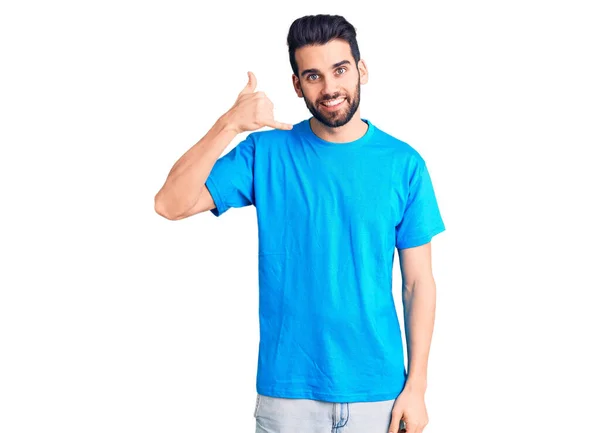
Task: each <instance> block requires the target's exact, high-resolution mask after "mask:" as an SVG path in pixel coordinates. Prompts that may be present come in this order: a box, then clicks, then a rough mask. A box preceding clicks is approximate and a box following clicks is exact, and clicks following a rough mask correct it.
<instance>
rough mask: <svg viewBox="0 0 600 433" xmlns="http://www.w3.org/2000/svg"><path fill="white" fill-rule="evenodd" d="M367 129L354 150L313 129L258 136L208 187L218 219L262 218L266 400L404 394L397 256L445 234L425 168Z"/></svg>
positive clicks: (218, 168)
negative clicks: (241, 212) (395, 291)
mask: <svg viewBox="0 0 600 433" xmlns="http://www.w3.org/2000/svg"><path fill="white" fill-rule="evenodd" d="M362 120H363V121H364V122H366V123H367V124H368V130H367V132H366V133H365V134H364V135H363V136H362V137H361V138H359V139H357V140H355V141H352V142H348V143H332V142H328V141H325V140H323V139H321V138H319V137H318V136H317V135H315V134H314V132H313V131H312V129H311V126H310V123H309V119H306V120H304V121H301V122H299V123H297V124H295V125H294V128H293V129H292V130H289V131H286V130H277V129H273V130H266V131H255V132H252V133H250V134H249V135H248V136H247V137H246V138H245V139H244V140H243V141H241V142H240V143H239V144H237V146H235V147H234V148H233V149H232V150H231V151H229V152H228V153H227V154H225V155H223V156H221V157H220V158H219V159H218V160H217V162H216V163H215V165H214V167H213V169H212V170H211V173H210V175H209V177H208V179H207V181H206V186H207V188H208V190H209V191H210V193H211V195H212V197H213V199H214V202H215V204H216V208H214V209H212V211H211V212H212V213H213V214H214V215H216V216H220V215H223V213H224V212H226V211H227V210H228V209H229V208H239V207H242V206H249V205H253V206H255V208H256V215H257V223H258V243H259V246H258V262H259V269H258V277H259V281H258V283H259V327H260V343H259V355H258V366H257V367H258V368H257V377H256V390H257V392H258V393H260V394H263V395H268V396H272V397H285V398H307V399H315V400H323V401H329V402H347V403H349V402H360V401H362V402H368V401H380V400H391V399H395V398H396V397H397V396H398V395H399V394H400V392H401V391H402V389H403V387H404V384H405V380H406V369H405V362H404V355H403V346H402V345H403V340H402V335H401V331H400V326H399V321H398V316H397V314H396V307H395V304H394V298H393V295H392V266H393V261H394V251H395V248H398V249H402V248H410V247H414V246H418V245H422V244H425V243H427V242H429V241H430V240H431V238H432V237H433V236H434V235H436V234H438V233H440V232H442V231H444V230H445V227H444V223H443V221H442V218H441V215H440V211H439V209H438V205H437V201H436V197H435V193H434V190H433V186H432V182H431V179H430V176H429V173H428V170H427V167H426V165H425V162H424V160H423V158H422V157H421V156H420V155H419V153H418V152H417V151H416V150H415V149H414V148H412V147H411V146H409V145H408V144H407V143H405V142H403V141H400V140H399V139H396V138H394V137H393V136H391V135H389V134H387V133H385V132H383V131H382V130H380V129H378V128H377V127H376V126H374V125H373V124H372V123H371V122H370V121H369V120H367V119H362Z"/></svg>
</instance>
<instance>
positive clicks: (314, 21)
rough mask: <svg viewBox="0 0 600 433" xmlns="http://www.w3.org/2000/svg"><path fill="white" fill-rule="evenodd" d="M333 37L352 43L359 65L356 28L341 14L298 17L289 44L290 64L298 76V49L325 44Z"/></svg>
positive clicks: (291, 28) (351, 47) (293, 24)
mask: <svg viewBox="0 0 600 433" xmlns="http://www.w3.org/2000/svg"><path fill="white" fill-rule="evenodd" d="M333 39H341V40H344V41H346V42H348V44H350V51H351V52H352V57H354V61H355V62H356V64H357V65H358V61H359V60H360V51H359V49H358V42H356V29H355V28H354V26H353V25H352V24H350V23H349V22H348V21H346V19H345V18H344V17H342V16H340V15H324V14H319V15H306V16H303V17H301V18H298V19H296V20H295V21H294V22H293V23H292V25H291V26H290V30H289V32H288V37H287V45H288V50H289V54H290V64H291V66H292V70H293V71H294V74H295V75H296V76H298V63H296V50H297V49H298V48H301V47H304V46H306V45H325V44H326V43H327V42H329V41H331V40H333Z"/></svg>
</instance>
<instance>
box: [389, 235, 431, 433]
mask: <svg viewBox="0 0 600 433" xmlns="http://www.w3.org/2000/svg"><path fill="white" fill-rule="evenodd" d="M398 254H399V257H400V269H401V272H402V304H403V306H404V327H405V329H406V345H407V355H408V377H407V380H406V384H405V386H404V389H403V391H402V393H401V394H400V395H399V396H398V398H397V399H396V402H395V404H394V408H393V410H392V421H391V423H390V429H389V431H390V432H392V433H397V432H398V431H400V430H399V427H400V420H403V421H404V423H405V425H406V432H407V433H421V432H422V431H423V429H424V428H425V426H426V425H427V423H428V422H429V419H428V416H427V409H426V407H425V390H426V388H427V363H428V359H429V349H430V347H431V337H432V334H433V326H434V320H435V304H436V286H435V281H434V278H433V272H432V266H431V243H430V242H429V243H427V244H424V245H421V246H418V247H413V248H404V249H399V250H398Z"/></svg>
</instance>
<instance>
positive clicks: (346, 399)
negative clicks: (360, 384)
mask: <svg viewBox="0 0 600 433" xmlns="http://www.w3.org/2000/svg"><path fill="white" fill-rule="evenodd" d="M256 391H257V392H258V393H259V394H261V395H266V396H269V397H277V398H304V399H310V400H320V401H327V402H337V403H353V402H372V401H385V400H394V399H396V397H398V395H400V392H401V390H398V391H387V392H381V393H370V392H362V393H353V394H347V393H326V392H320V391H312V390H308V389H282V388H265V387H260V386H258V387H257V388H256Z"/></svg>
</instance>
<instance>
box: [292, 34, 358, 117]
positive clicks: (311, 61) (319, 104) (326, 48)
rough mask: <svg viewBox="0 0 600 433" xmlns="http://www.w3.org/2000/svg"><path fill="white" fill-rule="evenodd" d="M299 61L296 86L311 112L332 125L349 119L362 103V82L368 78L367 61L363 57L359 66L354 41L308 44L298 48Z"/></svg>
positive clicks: (336, 40) (294, 80) (298, 93)
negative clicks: (351, 44)
mask: <svg viewBox="0 0 600 433" xmlns="http://www.w3.org/2000/svg"><path fill="white" fill-rule="evenodd" d="M296 62H297V63H298V75H299V76H298V77H297V76H296V75H293V76H292V79H293V82H294V89H295V90H296V94H297V95H298V97H301V98H304V102H305V103H306V107H307V108H308V110H309V111H310V112H311V114H312V115H313V116H314V117H315V118H316V119H317V120H319V121H320V122H321V123H323V124H324V125H326V126H328V127H330V128H336V127H339V126H343V125H345V124H346V123H348V122H349V121H350V120H351V119H352V117H353V116H354V114H355V113H356V111H357V110H358V106H359V104H360V86H361V85H362V84H366V83H367V80H368V73H367V68H366V65H365V63H364V61H363V60H362V59H361V60H359V62H358V68H357V66H356V64H355V62H354V58H353V57H352V52H351V50H350V44H348V43H347V42H346V41H343V40H338V39H335V40H332V41H330V42H328V43H327V44H325V45H317V46H305V47H302V48H299V49H297V50H296Z"/></svg>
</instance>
